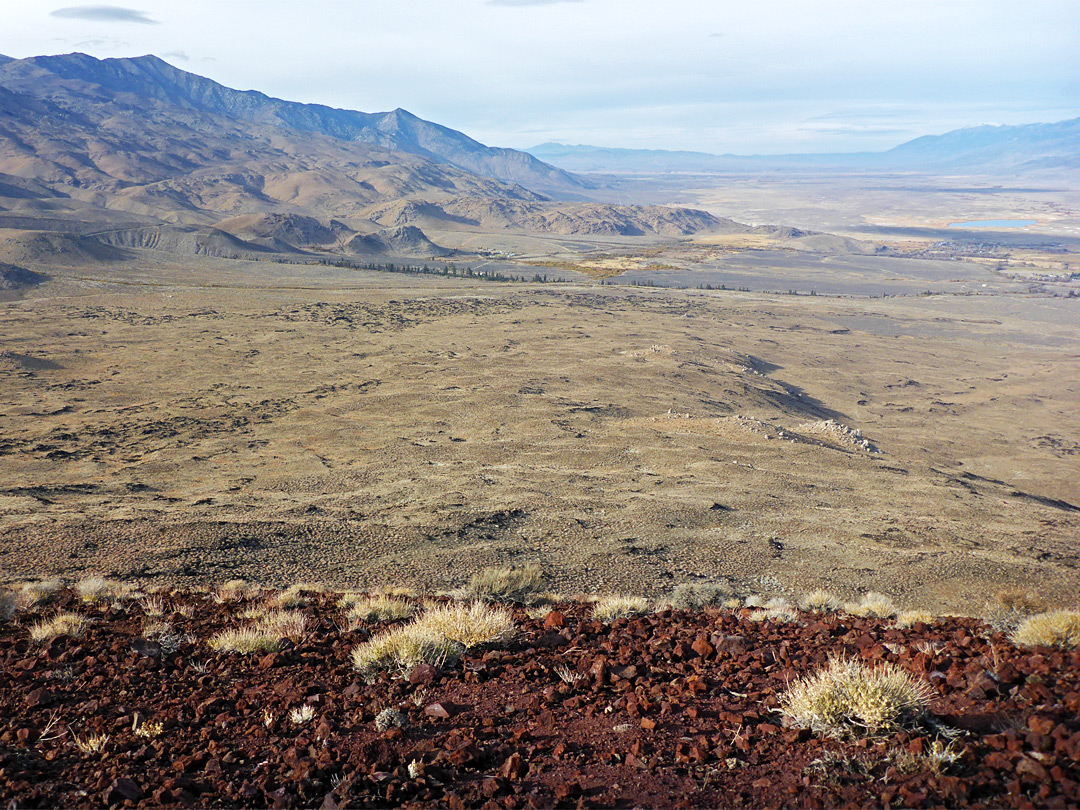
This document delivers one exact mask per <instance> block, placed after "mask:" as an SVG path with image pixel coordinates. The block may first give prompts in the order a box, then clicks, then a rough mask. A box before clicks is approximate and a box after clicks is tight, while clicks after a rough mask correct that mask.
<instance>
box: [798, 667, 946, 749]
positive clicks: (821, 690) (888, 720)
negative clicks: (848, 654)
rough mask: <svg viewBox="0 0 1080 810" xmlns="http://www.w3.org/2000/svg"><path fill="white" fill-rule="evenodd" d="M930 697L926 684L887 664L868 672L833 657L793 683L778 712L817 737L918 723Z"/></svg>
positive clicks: (865, 669)
mask: <svg viewBox="0 0 1080 810" xmlns="http://www.w3.org/2000/svg"><path fill="white" fill-rule="evenodd" d="M933 697H934V691H933V689H932V688H931V687H930V685H929V684H928V683H927V682H926V681H923V680H919V679H917V678H914V677H912V676H911V675H909V674H908V673H907V672H905V671H903V670H902V669H899V668H898V667H895V666H893V665H891V664H887V663H885V664H882V665H880V666H878V667H875V668H870V667H868V666H866V665H865V664H863V663H861V662H860V661H857V660H854V659H848V658H833V659H831V660H830V661H829V664H828V666H827V667H826V668H825V669H823V670H820V671H819V672H817V673H815V674H813V675H809V676H807V677H805V678H800V679H799V680H797V681H796V682H795V683H793V684H792V685H791V687H790V688H789V689H788V690H787V691H786V692H784V693H783V694H782V695H781V696H780V710H781V711H782V712H783V713H784V714H786V715H787V716H788V717H790V718H791V719H792V720H793V721H795V723H796V724H798V725H800V726H803V727H808V728H811V729H813V730H814V731H815V732H818V733H830V734H837V733H841V732H843V731H845V730H863V731H866V732H869V733H877V732H882V731H888V730H891V729H898V728H902V727H903V726H904V725H905V724H907V723H909V722H911V721H914V720H917V719H918V718H919V717H921V716H922V715H923V714H925V712H926V710H927V708H928V707H929V705H930V702H931V700H932V699H933Z"/></svg>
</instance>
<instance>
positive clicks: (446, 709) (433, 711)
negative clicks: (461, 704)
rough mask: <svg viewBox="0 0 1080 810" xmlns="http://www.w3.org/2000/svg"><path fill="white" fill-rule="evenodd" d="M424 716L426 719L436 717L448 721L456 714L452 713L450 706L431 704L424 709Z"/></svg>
mask: <svg viewBox="0 0 1080 810" xmlns="http://www.w3.org/2000/svg"><path fill="white" fill-rule="evenodd" d="M424 714H426V715H427V716H428V717H436V718H440V719H443V720H449V719H450V718H451V717H453V716H454V715H455V714H456V712H455V711H453V707H452V706H447V705H445V704H443V703H432V704H431V705H430V706H427V707H426V708H425V709H424Z"/></svg>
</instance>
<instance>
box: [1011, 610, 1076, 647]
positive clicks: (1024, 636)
mask: <svg viewBox="0 0 1080 810" xmlns="http://www.w3.org/2000/svg"><path fill="white" fill-rule="evenodd" d="M1010 638H1011V639H1012V641H1013V643H1014V644H1018V645H1020V646H1022V647H1062V648H1064V649H1066V650H1071V649H1073V648H1074V647H1076V646H1077V645H1080V611H1076V610H1051V611H1049V612H1047V613H1039V614H1037V615H1035V616H1029V617H1028V618H1027V619H1025V620H1024V621H1023V622H1021V623H1020V626H1019V627H1017V628H1016V630H1015V631H1013V633H1012V635H1011V636H1010Z"/></svg>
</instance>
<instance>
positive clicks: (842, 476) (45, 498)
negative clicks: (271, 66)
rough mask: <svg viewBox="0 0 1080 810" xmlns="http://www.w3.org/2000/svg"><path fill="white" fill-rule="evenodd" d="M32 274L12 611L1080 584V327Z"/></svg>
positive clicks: (869, 306) (614, 297)
mask: <svg viewBox="0 0 1080 810" xmlns="http://www.w3.org/2000/svg"><path fill="white" fill-rule="evenodd" d="M49 272H50V274H51V276H52V278H53V280H52V281H50V282H49V283H47V284H45V285H41V286H39V287H37V288H34V292H32V293H27V294H26V295H25V296H24V297H22V298H17V299H15V300H11V301H9V302H7V303H5V304H3V305H2V306H0V334H3V336H4V340H3V353H2V355H0V464H2V465H3V471H4V472H3V477H2V482H0V570H2V571H3V572H4V577H5V578H7V579H8V580H18V579H24V578H27V577H31V576H47V575H54V574H56V575H62V576H68V577H77V576H80V575H82V574H85V573H88V572H100V573H104V574H107V575H113V576H119V577H122V578H127V579H131V578H138V579H141V580H143V581H146V582H153V583H161V584H170V585H171V584H180V583H195V582H205V581H223V580H225V579H229V578H232V577H235V576H243V577H247V578H251V579H257V580H259V581H265V582H273V583H278V584H287V583H289V582H292V581H296V580H320V581H324V582H327V583H331V584H336V585H339V586H342V587H345V586H348V587H373V586H377V585H380V584H386V583H390V584H403V585H411V586H415V587H418V588H421V589H425V590H431V589H437V588H442V587H450V586H453V585H456V584H460V583H461V582H463V581H464V580H465V579H467V578H468V575H469V574H470V573H472V572H475V571H477V570H480V569H481V568H484V567H486V566H492V565H505V564H511V563H524V562H529V561H532V562H536V563H538V564H540V565H541V566H542V568H543V569H544V571H545V573H546V574H547V575H548V577H549V578H550V579H551V581H552V582H553V583H555V586H556V587H557V588H558V590H560V591H562V592H564V593H567V594H571V593H576V592H590V593H596V592H610V591H623V592H631V593H642V594H647V595H657V594H661V593H664V592H668V591H670V590H671V589H672V588H673V587H674V586H675V585H677V584H679V583H680V582H684V581H695V580H700V579H711V580H716V579H727V580H729V581H730V582H731V583H733V584H735V585H737V586H738V587H739V588H740V589H742V590H744V591H747V592H749V591H755V592H764V593H790V592H797V591H806V590H810V589H812V588H814V587H818V586H823V587H826V588H829V589H832V590H834V591H837V592H838V593H839V594H840V595H842V596H844V597H852V596H855V595H857V594H859V593H862V592H865V591H866V590H871V589H873V590H878V591H884V592H886V593H888V594H890V595H891V596H892V597H893V598H894V600H895V601H896V602H897V603H898V604H900V605H901V606H903V607H920V608H927V609H932V610H934V611H936V612H956V613H965V614H969V615H970V614H978V612H979V610H980V607H981V605H982V603H983V602H984V601H985V599H986V597H987V595H988V594H992V593H994V592H995V591H997V590H999V589H1001V588H1003V587H1007V586H1014V585H1019V586H1024V587H1028V588H1031V589H1033V590H1036V591H1038V592H1040V593H1041V594H1043V595H1044V596H1045V597H1046V598H1048V599H1050V600H1056V601H1059V602H1062V601H1066V602H1067V601H1070V600H1072V599H1074V595H1075V593H1076V592H1077V588H1078V586H1080V571H1078V568H1077V564H1078V559H1077V548H1076V542H1077V537H1078V536H1080V479H1078V477H1077V476H1076V474H1075V473H1076V463H1077V458H1080V444H1078V443H1077V437H1078V436H1080V391H1078V387H1080V359H1078V358H1080V320H1078V319H1077V318H1076V306H1077V301H1076V300H1075V299H1068V298H1062V297H1050V296H1042V295H1037V294H1011V295H991V294H986V295H979V294H972V295H935V296H930V297H920V296H907V297H897V298H891V297H890V298H887V299H866V298H840V297H836V298H828V297H824V296H817V297H810V296H786V295H765V294H759V293H733V292H720V291H712V292H710V291H697V290H661V289H643V288H628V287H608V286H597V285H584V284H581V285H574V284H537V285H529V284H495V283H483V282H476V281H466V280H454V279H440V278H432V277H413V276H402V275H390V274H385V273H375V272H366V271H355V270H345V269H339V268H326V267H309V266H295V265H282V264H271V263H254V262H228V261H219V260H210V259H190V260H189V259H170V260H158V261H157V263H156V264H152V263H151V264H147V263H146V262H145V261H142V262H128V263H126V264H113V265H109V264H105V265H100V266H95V267H92V268H62V267H60V268H54V269H51V270H49Z"/></svg>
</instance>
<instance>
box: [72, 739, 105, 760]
mask: <svg viewBox="0 0 1080 810" xmlns="http://www.w3.org/2000/svg"><path fill="white" fill-rule="evenodd" d="M72 741H73V742H74V743H75V747H76V748H78V749H79V751H80V752H81V753H82V754H84V755H85V756H91V755H93V754H100V753H101V752H102V751H104V750H105V746H106V745H107V744H108V742H109V735H108V734H87V735H86V736H85V737H75V736H72Z"/></svg>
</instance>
